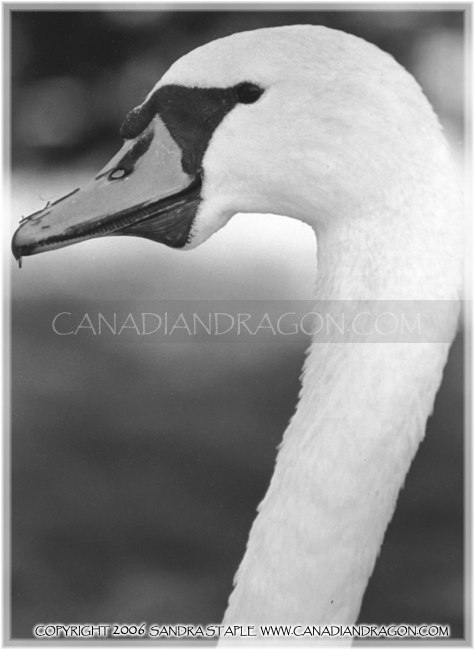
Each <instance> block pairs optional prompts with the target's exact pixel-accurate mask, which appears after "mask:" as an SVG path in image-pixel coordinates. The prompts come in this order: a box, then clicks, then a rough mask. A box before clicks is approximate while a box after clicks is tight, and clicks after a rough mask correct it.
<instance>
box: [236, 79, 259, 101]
mask: <svg viewBox="0 0 475 650" xmlns="http://www.w3.org/2000/svg"><path fill="white" fill-rule="evenodd" d="M235 90H236V96H237V100H238V102H240V103H241V104H253V103H254V102H257V100H258V99H259V97H260V96H261V95H262V93H263V92H264V89H263V88H260V87H259V86H257V85H256V84H252V83H249V82H247V81H244V82H243V83H241V84H239V85H237V86H236V89H235Z"/></svg>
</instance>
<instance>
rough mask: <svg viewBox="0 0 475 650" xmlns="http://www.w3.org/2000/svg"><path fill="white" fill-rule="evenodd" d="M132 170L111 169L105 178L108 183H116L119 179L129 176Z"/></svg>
mask: <svg viewBox="0 0 475 650" xmlns="http://www.w3.org/2000/svg"><path fill="white" fill-rule="evenodd" d="M131 171H132V170H131V169H124V168H123V167H118V168H117V169H113V170H112V171H111V172H110V174H109V176H108V177H107V180H109V181H118V180H120V179H121V178H125V177H126V176H128V175H129V174H130V172H131Z"/></svg>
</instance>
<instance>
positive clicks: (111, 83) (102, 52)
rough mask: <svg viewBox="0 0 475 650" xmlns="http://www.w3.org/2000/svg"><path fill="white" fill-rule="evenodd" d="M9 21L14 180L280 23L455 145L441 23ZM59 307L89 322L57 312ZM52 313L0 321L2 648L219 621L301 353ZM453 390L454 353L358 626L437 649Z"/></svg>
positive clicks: (37, 308)
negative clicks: (404, 79)
mask: <svg viewBox="0 0 475 650" xmlns="http://www.w3.org/2000/svg"><path fill="white" fill-rule="evenodd" d="M11 18H12V20H11V28H12V36H11V46H12V57H11V65H12V77H11V90H12V104H11V107H12V112H11V117H12V145H13V147H12V157H13V158H12V159H13V163H14V171H15V172H16V173H17V174H18V176H20V177H21V175H22V174H23V173H24V171H25V170H26V169H27V168H30V169H31V168H32V167H33V168H36V169H42V170H43V171H44V169H45V168H48V169H51V174H52V175H53V174H54V172H55V170H58V169H59V165H62V166H65V165H70V164H71V165H72V163H73V161H74V164H75V165H82V166H90V165H92V164H93V162H94V165H96V164H97V162H96V161H99V160H101V162H104V161H105V160H106V159H107V157H108V156H109V155H110V154H112V153H114V149H115V148H116V147H117V144H118V135H117V133H118V129H119V126H120V123H121V121H122V119H123V117H124V115H125V114H126V112H127V111H128V110H130V109H131V108H132V107H133V106H134V105H136V104H137V103H139V102H140V101H141V100H142V99H143V98H144V96H145V94H146V93H147V92H148V91H149V90H150V88H151V87H152V86H153V85H154V83H155V82H156V81H157V79H158V78H159V77H160V75H161V74H162V73H163V72H164V71H165V69H166V68H167V67H168V66H169V65H170V64H171V63H172V62H173V61H174V60H175V59H176V58H177V57H178V56H180V55H182V54H184V53H186V52H187V51H189V50H191V49H193V48H194V47H196V46H197V45H200V44H202V43H205V42H207V41H209V40H212V39H214V38H217V37H220V36H224V35H226V34H230V33H232V32H235V31H241V30H244V29H252V28H256V27H262V26H271V25H284V24H290V23H315V24H323V25H327V26H330V27H335V28H338V29H343V30H345V31H349V32H352V33H355V34H357V35H359V36H362V37H363V38H366V39H367V40H369V41H372V42H373V43H375V44H377V45H379V46H380V47H382V48H383V49H385V50H387V51H389V52H391V53H392V54H393V55H394V56H395V57H396V59H397V60H398V61H400V62H401V63H402V64H403V65H404V66H406V67H407V68H408V69H409V70H411V71H412V72H413V73H414V74H415V76H416V78H417V79H418V80H419V82H420V83H421V84H422V85H423V87H424V90H425V92H426V93H427V94H428V96H429V98H430V99H431V101H432V102H433V104H434V106H435V108H436V110H437V112H438V113H439V115H440V116H441V119H442V122H443V124H444V126H445V128H446V129H447V132H448V134H449V136H450V137H451V139H452V142H453V143H455V144H458V143H460V142H461V138H462V135H463V133H462V124H463V115H462V105H463V101H462V100H463V83H462V80H463V67H462V63H461V62H462V57H461V52H462V51H463V39H462V27H463V21H462V13H461V12H460V11H450V12H449V11H360V12H358V11H344V12H339V11H331V12H328V11H326V12H318V11H315V12H312V11H306V12H297V11H280V12H275V11H248V10H246V11H223V10H221V11H213V12H205V11H202V12H200V11H175V12H158V11H147V12H130V11H122V12H116V11H115V12H105V11H97V12H96V11H94V12H91V11H21V10H15V11H13V12H12V15H11ZM105 150H107V151H105ZM28 178H30V177H28ZM38 191H40V188H39V189H38ZM78 273H80V271H79V270H78ZM20 279H21V281H22V282H23V286H24V285H25V283H27V282H28V280H27V279H26V278H24V277H21V278H20ZM66 289H67V287H66ZM134 297H136V296H134ZM55 300H56V302H55ZM70 305H71V308H70V311H74V310H75V311H77V312H81V311H82V312H84V311H88V309H90V307H91V306H90V303H88V302H85V303H82V302H81V301H80V300H79V299H78V298H76V297H75V296H71V297H70ZM64 309H65V300H64V299H62V300H60V301H57V298H56V299H55V297H53V296H52V295H51V294H49V295H48V294H47V292H46V290H45V295H44V297H43V298H42V299H41V300H37V299H34V298H28V299H26V298H25V297H24V296H23V297H22V298H18V299H16V300H14V303H13V314H12V316H13V364H12V389H13V406H12V412H11V415H12V499H13V501H12V565H13V578H12V632H13V636H14V637H17V638H19V637H30V636H31V629H32V626H33V625H34V624H35V623H38V622H48V621H55V622H56V621H62V622H94V623H99V622H117V621H118V622H141V621H147V622H149V623H152V622H170V623H171V622H178V621H180V622H184V621H185V622H189V623H192V622H195V623H198V622H219V620H220V619H221V617H222V614H223V611H224V609H225V606H226V600H227V596H228V594H229V593H230V591H231V585H232V577H233V575H234V573H235V571H236V568H237V566H238V563H239V560H240V558H241V557H242V555H243V552H244V548H245V543H246V539H247V534H248V531H249V527H250V524H251V522H252V520H253V519H254V516H255V508H256V505H257V504H258V502H259V500H260V499H261V498H262V496H263V494H264V493H265V490H266V486H267V484H268V481H269V478H270V475H271V473H272V468H273V462H274V458H275V454H276V446H277V444H278V443H279V441H280V438H281V434H282V432H283V430H284V429H285V427H286V424H287V422H288V419H289V417H290V416H291V414H292V411H293V408H294V405H295V403H296V399H297V394H298V387H299V382H298V377H299V372H300V367H301V364H302V361H303V354H304V349H305V345H306V341H303V340H299V341H297V342H295V341H293V342H289V341H286V342H285V344H284V343H283V342H282V340H279V342H278V344H272V345H267V346H264V345H263V346H262V347H259V348H256V349H250V348H249V347H246V348H244V347H240V346H239V345H237V344H236V345H235V346H234V347H233V346H226V347H224V346H219V345H213V344H212V342H208V344H206V345H203V346H196V345H194V344H189V345H184V344H181V345H177V346H176V347H173V346H170V345H167V346H157V345H156V343H155V344H154V346H153V347H152V346H150V348H148V347H147V343H146V342H144V341H143V340H140V341H133V340H129V341H128V342H127V343H126V344H125V343H124V341H122V340H121V341H120V342H118V341H117V339H114V338H112V337H111V338H110V339H104V338H102V337H99V338H98V339H94V338H93V337H90V336H89V337H87V336H85V337H75V338H73V337H64V339H61V338H60V337H57V336H54V335H53V333H52V332H51V327H50V322H51V318H52V315H54V314H55V313H56V312H57V311H62V310H64ZM462 386H463V346H462V340H461V337H459V339H458V340H457V343H456V344H455V346H454V348H453V351H452V355H451V358H450V362H449V366H448V368H447V370H446V373H445V379H444V385H443V387H442V389H441V391H440V393H439V396H438V398H437V403H436V409H435V413H434V415H433V417H432V418H431V420H430V423H429V427H428V434H427V437H426V440H425V441H424V442H423V444H422V447H421V450H420V453H419V454H418V456H417V458H416V461H415V463H414V465H413V467H412V469H411V472H410V474H409V476H408V479H407V482H406V486H405V488H404V490H403V492H402V495H401V497H400V500H399V503H398V509H397V512H396V515H395V517H394V520H393V521H392V523H391V524H390V527H389V530H388V534H387V537H386V541H385V543H384V546H383V549H382V552H381V556H380V558H379V560H378V562H377V566H376V570H375V573H374V575H373V577H372V579H371V581H370V585H369V588H368V591H367V594H366V597H365V600H364V604H363V609H362V612H361V616H360V619H361V620H362V621H364V622H377V623H383V622H385V623H388V622H397V621H401V622H414V623H423V622H436V623H449V624H450V625H451V626H452V634H453V636H454V637H461V636H462V635H463V633H464V628H463V586H464V585H463V388H462Z"/></svg>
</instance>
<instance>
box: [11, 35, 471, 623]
mask: <svg viewBox="0 0 475 650" xmlns="http://www.w3.org/2000/svg"><path fill="white" fill-rule="evenodd" d="M122 134H123V136H124V138H126V142H125V144H124V146H123V148H122V149H121V151H120V152H119V153H118V154H117V156H116V157H115V158H114V159H113V160H112V161H111V162H110V163H109V165H107V166H106V168H104V170H103V171H102V173H100V174H99V175H98V176H97V177H96V179H95V180H94V181H93V182H92V183H91V184H90V186H88V187H87V188H85V189H84V190H81V191H77V192H76V193H73V194H72V195H71V196H69V197H66V198H64V199H61V200H60V201H58V202H57V203H55V204H52V205H49V206H47V207H46V208H45V209H44V210H42V211H40V212H39V213H36V214H35V215H32V217H30V218H29V219H27V220H26V221H25V222H24V223H22V225H21V226H20V228H19V229H18V230H17V232H16V233H15V237H14V242H13V249H14V253H15V255H16V257H17V258H19V257H21V256H22V255H31V254H35V253H38V252H42V251H45V250H50V249H54V248H58V247H62V246H66V245H69V244H72V243H75V242H77V241H81V240H83V239H89V238H91V237H98V236H104V235H110V234H132V235H137V236H142V237H148V238H149V239H154V240H156V241H160V242H164V243H167V244H169V245H171V246H175V247H182V248H192V247H194V246H197V245H199V244H201V243H202V242H204V241H205V240H206V239H207V238H208V237H209V236H210V235H212V234H213V233H214V232H216V231H217V230H218V229H219V228H221V227H222V226H224V225H225V224H226V222H227V221H228V220H229V219H230V218H231V216H232V215H233V214H235V213H237V212H252V213H256V212H264V213H269V212H270V213H274V214H281V215H287V216H290V217H295V218H296V219H301V220H302V221H304V222H306V223H308V224H310V225H311V226H312V227H313V228H314V230H315V232H316V235H317V240H318V277H317V291H316V296H317V297H318V298H319V299H320V300H322V299H323V300H365V301H367V302H366V303H365V309H367V310H368V309H369V310H370V311H374V313H376V312H377V310H378V309H379V308H380V304H379V302H378V301H387V300H418V299H423V300H426V301H435V300H444V301H445V300H448V301H453V302H452V303H450V304H449V307H448V308H446V309H445V311H444V314H443V316H442V317H440V318H439V321H438V327H439V331H438V337H437V339H436V340H437V341H438V342H422V343H417V344H414V343H389V344H380V343H371V342H364V343H360V342H357V340H355V339H353V340H352V339H351V337H350V336H349V339H348V341H346V342H344V343H341V342H340V343H328V342H327V343H317V342H313V343H312V345H311V347H310V350H309V352H308V357H307V360H306V363H305V368H304V372H303V378H302V388H301V396H300V402H299V405H298V409H297V411H296V413H295V415H294V417H293V419H292V421H291V423H290V425H289V427H288V429H287V430H286V432H285V434H284V438H283V442H282V444H281V447H280V450H279V454H278V458H277V462H276V467H275V472H274V475H273V478H272V481H271V485H270V487H269V490H268V492H267V495H266V497H265V499H264V501H263V502H262V503H261V505H260V507H259V513H258V516H257V518H256V520H255V522H254V525H253V526H252V530H251V533H250V536H249V541H248V545H247V550H246V554H245V557H244V559H243V561H242V564H241V566H240V568H239V571H238V573H237V577H236V584H235V589H234V591H233V593H232V595H231V598H230V601H229V606H228V609H227V612H226V614H225V623H254V624H260V623H264V622H274V623H275V622H279V623H282V622H287V623H302V622H303V623H311V624H317V623H325V624H329V623H351V622H353V621H355V619H356V617H357V614H358V611H359V608H360V604H361V599H362V596H363V593H364V590H365V587H366V584H367V581H368V578H369V576H370V574H371V572H372V569H373V566H374V563H375V560H376V557H377V554H378V550H379V548H380V546H381V542H382V539H383V535H384V531H385V529H386V526H387V524H388V522H389V520H390V518H391V516H392V513H393V510H394V507H395V503H396V499H397V495H398V492H399V489H400V487H401V485H402V483H403V481H404V477H405V475H406V473H407V470H408V468H409V465H410V463H411V460H412V458H413V456H414V453H415V451H416V449H417V447H418V444H419V442H420V441H421V439H422V437H423V435H424V429H425V423H426V420H427V417H428V415H429V414H430V412H431V410H432V406H433V402H434V397H435V394H436V391H437V389H438V386H439V383H440V380H441V375H442V371H443V367H444V364H445V361H446V357H447V352H448V348H449V344H450V341H451V340H452V337H453V335H454V332H455V329H456V322H457V314H458V307H457V304H456V301H457V300H458V299H459V297H460V289H461V270H460V267H461V264H460V251H461V246H460V239H461V238H460V220H459V216H460V199H459V190H458V188H457V182H456V175H455V173H454V171H453V168H452V163H451V161H450V158H449V153H448V150H447V145H446V142H445V140H444V137H443V135H442V133H441V129H440V127H439V124H438V121H437V118H436V117H435V115H434V113H433V111H432V109H431V107H430V105H429V104H428V102H427V100H426V99H425V97H424V96H423V94H422V92H421V90H420V88H419V86H418V85H417V83H416V82H415V81H414V79H413V78H412V77H411V76H410V75H409V74H408V73H407V72H406V71H405V70H404V69H403V68H401V67H400V66H399V65H398V64H397V63H396V62H395V61H394V60H393V59H392V58H391V57H390V56H389V55H387V54H385V53H383V52H381V51H380V50H379V49H378V48H376V47H375V46H373V45H371V44H369V43H367V42H365V41H363V40H361V39H359V38H356V37H354V36H351V35H348V34H345V33H342V32H338V31H334V30H331V29H327V28H323V27H315V26H292V27H281V28H273V29H263V30H256V31H252V32H245V33H239V34H235V35H233V36H230V37H227V38H224V39H221V40H218V41H215V42H212V43H209V44H208V45H205V46H204V47H201V48H198V49H197V50H195V51H193V52H191V53H190V54H188V55H186V56H184V57H183V58H181V59H180V60H178V61H177V62H176V63H175V64H174V65H173V66H172V67H171V68H170V70H169V71H168V72H167V73H166V74H165V75H164V77H163V78H162V79H161V80H160V81H159V82H158V84H157V85H156V86H155V88H154V89H153V90H152V92H151V93H150V94H149V96H148V97H147V99H146V101H145V102H144V103H143V104H142V105H141V106H140V107H138V108H137V109H135V110H134V111H133V112H132V113H131V114H129V116H128V117H127V119H126V121H125V123H124V126H123V128H122ZM264 245H265V243H264ZM450 305H451V306H450ZM359 340H361V337H360V338H359Z"/></svg>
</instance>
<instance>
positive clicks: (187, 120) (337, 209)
mask: <svg viewBox="0 0 475 650" xmlns="http://www.w3.org/2000/svg"><path fill="white" fill-rule="evenodd" d="M431 123H432V124H433V126H432V129H431V128H430V125H431ZM434 126H435V130H437V122H436V119H435V117H434V115H433V114H432V112H431V109H430V106H429V104H428V102H427V101H426V100H425V98H424V96H423V94H422V92H421V91H420V89H419V87H418V86H417V84H416V82H415V81H414V80H413V79H412V77H411V76H410V75H409V74H408V73H407V72H406V71H405V70H404V69H403V68H402V67H400V66H399V65H398V64H397V63H396V62H395V61H394V59H392V57H390V56H389V55H388V54H385V53H384V52H382V51H381V50H379V49H378V48H377V47H375V46H373V45H371V44H369V43H367V42H366V41H363V40H362V39H360V38H357V37H355V36H352V35H349V34H345V33H343V32H339V31H335V30H331V29H328V28H324V27H316V26H290V27H278V28H268V29H259V30H255V31H250V32H242V33H237V34H234V35H232V36H229V37H226V38H223V39H220V40H217V41H213V42H211V43H208V44H207V45H204V46H202V47H200V48H198V49H196V50H194V51H192V52H191V53H189V54H187V55H185V56H184V57H182V58H181V59H179V60H178V61H177V62H176V63H175V64H174V65H172V67H171V68H170V69H169V70H168V71H167V72H166V73H165V75H164V76H163V77H162V78H161V79H160V81H159V82H158V83H157V84H156V86H155V87H154V88H153V89H152V91H151V92H150V93H149V95H148V96H147V98H146V99H145V101H144V102H143V103H142V104H141V105H140V106H138V107H137V108H136V109H134V110H133V111H132V112H131V113H129V115H128V116H127V117H126V119H125V121H124V123H123V125H122V128H121V135H122V137H123V138H124V144H123V147H122V148H121V150H120V151H119V152H118V154H117V155H116V156H115V157H114V158H113V159H112V160H111V161H110V162H109V163H108V164H107V165H106V166H105V167H104V169H103V170H102V171H101V172H99V174H97V176H96V177H95V178H94V180H93V181H91V183H90V184H89V185H88V186H86V187H84V188H83V189H80V190H77V191H74V192H72V193H71V194H70V195H68V196H66V197H63V198H61V199H59V200H58V201H56V202H54V203H52V204H48V205H47V206H46V207H45V208H44V209H43V210H40V211H39V212H37V213H35V214H33V215H31V216H30V217H28V218H27V219H26V220H24V221H23V222H22V223H21V224H20V227H19V228H18V230H17V231H16V233H15V235H14V239H13V252H14V254H15V256H16V257H17V258H20V257H21V256H23V255H33V254H36V253H39V252H43V251H47V250H51V249H55V248H60V247H63V246H67V245H70V244H74V243H76V242H79V241H82V240H85V239H91V238H94V237H101V236H105V235H133V236H139V237H145V238H148V239H151V240H154V241H157V242H160V243H164V244H167V245H169V246H172V247H175V248H182V249H186V248H193V247H195V246H197V245H199V244H201V243H202V242H203V241H205V240H206V239H208V237H210V235H212V234H213V233H215V232H216V231H217V230H219V229H220V228H221V227H223V226H224V225H225V224H226V223H227V221H228V220H229V219H230V218H231V217H232V216H233V215H234V214H236V213H237V212H250V213H274V214H282V215H286V216H291V217H296V218H299V219H302V220H304V221H307V222H309V223H310V224H311V225H313V226H315V225H318V226H320V227H325V225H326V224H327V223H329V222H330V221H331V220H332V219H335V218H341V217H335V215H348V213H349V212H352V216H354V214H357V213H358V208H359V205H360V204H361V203H364V202H368V201H370V200H371V199H372V198H374V197H377V196H378V195H379V194H381V192H382V191H383V188H385V191H387V188H388V187H389V188H390V187H391V185H392V184H391V179H394V181H395V183H394V186H395V187H397V182H396V179H397V178H398V177H399V176H400V175H401V173H404V170H405V169H406V167H407V166H408V165H409V166H411V164H412V163H411V161H413V160H414V158H415V157H416V158H417V154H418V152H417V151H416V149H418V150H419V153H420V152H422V151H427V142H424V138H425V135H424V134H426V133H427V131H428V130H429V131H430V130H432V131H434ZM416 135H417V137H414V136H416ZM408 142H409V143H411V145H410V146H408ZM429 149H431V147H429ZM426 157H428V155H426ZM383 181H384V182H383ZM385 200H386V202H387V201H388V200H391V199H390V197H389V199H388V196H386V197H385ZM349 206H350V207H349Z"/></svg>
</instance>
